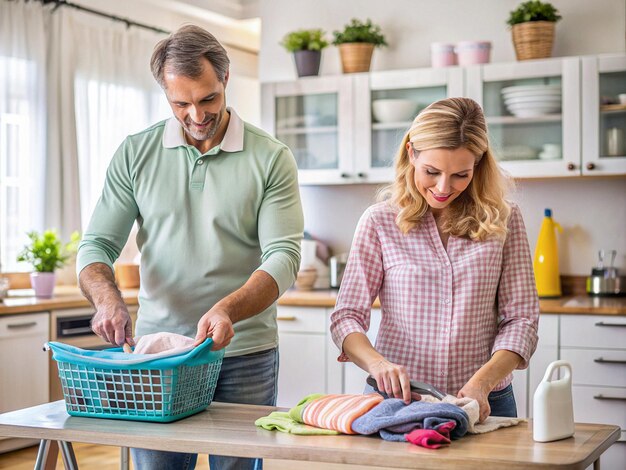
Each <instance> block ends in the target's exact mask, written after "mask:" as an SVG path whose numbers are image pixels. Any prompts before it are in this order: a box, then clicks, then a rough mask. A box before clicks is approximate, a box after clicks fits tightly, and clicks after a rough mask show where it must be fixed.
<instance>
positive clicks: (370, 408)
mask: <svg viewBox="0 0 626 470" xmlns="http://www.w3.org/2000/svg"><path fill="white" fill-rule="evenodd" d="M422 398H423V399H422V400H420V401H413V402H411V403H410V404H408V405H407V404H406V403H404V401H403V400H400V399H397V398H388V399H384V398H383V397H382V396H381V395H379V394H377V393H371V394H367V395H346V394H343V395H323V394H319V393H318V394H312V395H307V396H306V397H304V398H303V399H302V400H301V401H300V402H299V403H298V404H297V405H296V406H295V407H293V408H292V409H291V410H289V412H280V411H275V412H273V413H271V414H270V415H269V416H265V417H263V418H259V419H258V420H256V422H255V424H256V425H257V426H259V427H262V428H264V429H267V430H270V431H274V430H276V431H280V432H286V433H291V434H300V435H304V434H306V435H311V434H320V435H329V434H339V433H341V434H364V435H368V434H376V433H378V434H379V435H380V437H382V438H383V439H385V440H388V441H401V442H405V441H406V442H410V443H412V444H415V445H418V446H421V447H426V448H430V449H437V448H439V447H441V446H444V445H448V444H450V442H451V440H454V439H459V438H461V437H463V436H464V435H465V434H466V433H468V432H469V433H472V434H480V433H485V432H490V431H494V430H496V429H498V428H501V427H507V426H514V425H516V424H518V423H520V422H522V421H525V420H524V419H518V418H500V417H489V418H488V419H487V420H486V421H485V422H484V423H481V424H479V423H478V411H479V408H478V402H477V401H476V400H473V399H471V398H456V397H453V396H451V395H448V396H446V397H445V398H444V399H443V400H439V399H437V398H435V397H431V396H423V397H422Z"/></svg>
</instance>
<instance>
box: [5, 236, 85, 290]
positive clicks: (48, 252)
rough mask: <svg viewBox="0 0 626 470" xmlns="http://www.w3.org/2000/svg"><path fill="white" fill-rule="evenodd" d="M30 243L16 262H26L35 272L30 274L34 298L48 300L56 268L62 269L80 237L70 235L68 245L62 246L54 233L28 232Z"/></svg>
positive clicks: (52, 288)
mask: <svg viewBox="0 0 626 470" xmlns="http://www.w3.org/2000/svg"><path fill="white" fill-rule="evenodd" d="M28 238H30V243H29V244H28V245H26V246H24V249H23V250H22V251H21V252H20V253H19V254H18V256H17V260H18V261H26V262H28V263H30V264H31V265H32V266H33V269H34V270H35V271H34V272H32V273H31V274H30V282H31V286H32V288H33V290H34V291H35V297H41V298H50V297H52V292H53V290H54V282H55V273H54V270H55V269H56V268H60V267H62V266H63V265H64V264H65V263H66V262H67V260H68V258H69V257H70V256H71V255H72V254H73V253H75V252H76V248H77V245H78V241H79V240H80V235H79V234H78V232H74V233H72V236H71V239H70V242H69V243H66V244H65V245H63V244H62V243H61V240H60V239H59V237H58V235H57V233H56V231H54V230H45V231H44V232H43V233H42V234H39V233H37V232H35V231H32V232H28Z"/></svg>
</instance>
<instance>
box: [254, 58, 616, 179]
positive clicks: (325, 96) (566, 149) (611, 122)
mask: <svg viewBox="0 0 626 470" xmlns="http://www.w3.org/2000/svg"><path fill="white" fill-rule="evenodd" d="M624 83H626V55H624V54H607V55H599V56H590V57H560V58H551V59H541V60H532V61H523V62H512V63H494V64H483V65H474V66H469V67H445V68H437V69H428V68H422V69H407V70H391V71H380V72H371V73H363V74H345V75H340V76H334V77H330V76H328V77H324V76H323V77H307V78H302V79H299V80H296V81H291V82H277V83H266V84H264V85H263V98H262V124H263V127H264V129H266V130H267V131H268V132H270V133H271V134H274V135H275V136H276V137H277V138H278V139H279V140H281V141H283V142H285V143H286V144H287V145H288V146H289V147H290V148H291V150H292V151H293V153H294V156H295V158H296V161H297V163H298V168H299V180H300V184H304V185H311V184H314V185H324V184H351V183H387V182H391V181H392V180H393V158H394V156H395V153H396V151H397V149H398V147H399V144H400V142H401V139H402V137H403V136H404V134H405V133H406V131H407V130H408V129H409V127H410V125H411V121H410V120H401V121H399V122H397V121H396V122H393V121H392V122H387V121H388V120H385V122H377V120H376V119H375V115H374V114H373V112H372V107H373V105H374V103H375V102H376V101H378V100H389V99H394V100H410V101H412V102H414V103H416V108H415V113H417V111H418V110H420V109H422V108H424V107H425V106H427V105H428V104H430V103H432V102H433V101H436V100H439V99H442V98H445V97H448V96H467V97H470V98H473V99H475V100H476V101H478V102H479V103H480V104H481V105H482V106H483V108H484V111H485V116H486V118H487V123H488V126H489V134H490V140H491V144H492V146H493V148H494V150H495V153H496V157H497V158H498V159H499V160H500V165H501V166H502V168H503V169H504V170H505V171H507V172H508V173H510V174H511V175H512V176H514V177H516V178H550V177H576V176H581V175H624V174H626V143H625V142H624V141H625V140H626V105H623V106H620V105H608V106H607V105H603V99H604V100H606V99H608V98H611V99H613V100H614V99H616V98H617V95H618V94H621V93H626V86H625V85H624ZM511 87H519V88H513V89H512V88H511ZM537 87H539V88H541V87H545V88H550V89H551V90H550V91H554V90H558V91H557V95H554V94H550V96H548V97H546V95H545V94H542V93H541V92H539V93H538V94H536V95H535V96H532V95H531V96H529V95H528V93H527V92H528V90H529V89H533V88H534V89H536V88H537ZM512 90H515V91H514V92H512ZM520 90H522V93H523V96H521V97H520V96H519V95H516V94H515V93H517V92H519V91H520ZM511 93H513V94H512V95H511ZM511 97H513V99H514V100H518V103H519V101H521V102H523V106H526V105H527V104H528V103H529V102H530V103H535V104H536V106H538V107H541V106H543V105H545V102H547V101H550V100H553V102H554V103H555V104H556V105H557V107H556V108H554V109H552V110H549V111H545V112H543V111H539V112H534V113H531V115H528V113H527V114H526V115H522V116H521V117H520V115H513V114H512V113H511V111H510V107H511V103H510V98H511ZM505 98H506V99H505ZM535 111H537V109H535ZM518 114H519V113H518ZM609 134H610V135H611V136H612V137H609ZM609 139H613V142H614V143H613V144H612V147H611V148H612V150H610V151H609V148H608V142H609ZM616 140H617V141H618V142H617V143H615V141H616ZM620 142H621V143H620ZM615 147H617V148H618V150H615V149H614V148H615ZM616 152H617V153H618V154H617V155H613V154H615V153H616ZM610 154H611V155H610Z"/></svg>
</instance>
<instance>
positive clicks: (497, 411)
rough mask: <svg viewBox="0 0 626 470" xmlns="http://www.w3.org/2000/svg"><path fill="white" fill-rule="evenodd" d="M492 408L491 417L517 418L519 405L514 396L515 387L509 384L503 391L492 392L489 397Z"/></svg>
mask: <svg viewBox="0 0 626 470" xmlns="http://www.w3.org/2000/svg"><path fill="white" fill-rule="evenodd" d="M487 400H488V401H489V406H490V407H491V414H490V416H506V417H508V418H517V405H516V403H515V396H514V395H513V385H511V384H509V385H507V386H506V387H504V388H503V389H502V390H498V391H497V392H491V393H490V394H489V396H488V397H487Z"/></svg>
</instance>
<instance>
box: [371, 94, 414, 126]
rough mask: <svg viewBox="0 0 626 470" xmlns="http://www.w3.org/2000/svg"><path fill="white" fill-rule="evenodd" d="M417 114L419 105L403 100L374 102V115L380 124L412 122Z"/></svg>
mask: <svg viewBox="0 0 626 470" xmlns="http://www.w3.org/2000/svg"><path fill="white" fill-rule="evenodd" d="M416 112H417V103H416V102H415V101H412V100H403V99H381V100H374V101H373V102H372V114H373V115H374V119H375V120H376V121H378V122H404V121H412V120H413V118H414V117H415V114H417V113H416Z"/></svg>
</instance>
